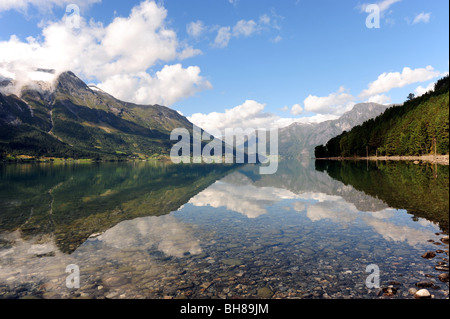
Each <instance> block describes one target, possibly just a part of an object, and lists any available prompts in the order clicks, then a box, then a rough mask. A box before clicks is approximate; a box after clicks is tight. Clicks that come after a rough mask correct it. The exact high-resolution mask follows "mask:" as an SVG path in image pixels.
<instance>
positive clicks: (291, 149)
mask: <svg viewBox="0 0 450 319" xmlns="http://www.w3.org/2000/svg"><path fill="white" fill-rule="evenodd" d="M389 107H391V106H390V105H389V106H388V105H381V104H377V103H361V104H357V105H355V106H354V108H353V109H352V110H351V111H349V112H347V113H345V114H344V115H342V116H341V117H340V118H339V119H337V120H331V121H326V122H322V123H314V124H302V123H294V124H292V125H291V126H289V127H286V128H284V129H281V130H280V132H279V136H280V151H279V152H280V154H281V155H282V156H284V157H287V158H290V157H293V158H299V157H313V156H314V148H315V147H316V146H317V145H322V144H323V143H326V142H327V141H328V140H330V139H331V138H333V137H335V136H337V135H339V134H341V133H342V132H344V131H348V130H351V129H352V128H353V127H355V126H357V125H361V124H363V123H364V122H365V121H367V120H369V119H372V118H375V117H377V116H378V115H380V114H382V113H383V112H384V111H386V109H388V108H389Z"/></svg>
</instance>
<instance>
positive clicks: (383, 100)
mask: <svg viewBox="0 0 450 319" xmlns="http://www.w3.org/2000/svg"><path fill="white" fill-rule="evenodd" d="M367 102H369V103H378V104H384V105H387V104H391V103H392V100H391V98H390V97H389V96H386V95H384V94H378V95H374V96H371V97H370V98H369V99H368V101H367Z"/></svg>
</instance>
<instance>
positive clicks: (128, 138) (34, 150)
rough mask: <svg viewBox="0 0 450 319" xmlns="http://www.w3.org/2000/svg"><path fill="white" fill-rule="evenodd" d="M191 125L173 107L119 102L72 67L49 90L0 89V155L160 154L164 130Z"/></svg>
mask: <svg viewBox="0 0 450 319" xmlns="http://www.w3.org/2000/svg"><path fill="white" fill-rule="evenodd" d="M192 127H193V126H192V123H190V122H189V121H188V120H187V119H186V118H185V117H183V116H181V115H180V114H179V113H178V112H176V111H174V110H171V109H169V108H166V107H163V106H159V105H136V104H132V103H127V102H122V101H119V100H117V99H116V98H114V97H113V96H111V95H109V94H107V93H105V92H103V91H101V90H98V89H92V88H90V87H88V86H87V85H86V84H85V83H84V82H83V81H82V80H80V79H79V78H78V77H77V76H76V75H75V74H73V73H72V72H64V73H62V74H61V75H59V76H58V78H57V80H56V84H55V88H54V89H48V88H42V87H40V86H39V84H38V83H36V84H35V85H34V86H30V87H24V88H23V89H22V91H21V94H20V97H19V96H16V95H4V94H2V93H0V160H2V159H5V158H7V159H11V158H12V159H14V158H21V157H23V156H25V157H31V158H45V157H50V158H51V157H56V158H74V159H95V160H100V159H102V160H116V159H127V158H130V157H131V158H152V157H161V156H162V157H164V156H168V155H169V152H170V149H171V147H172V145H173V142H172V141H171V140H170V132H171V131H172V130H173V129H174V128H187V129H188V130H192Z"/></svg>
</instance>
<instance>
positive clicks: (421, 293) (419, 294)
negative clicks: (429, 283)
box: [414, 289, 431, 299]
mask: <svg viewBox="0 0 450 319" xmlns="http://www.w3.org/2000/svg"><path fill="white" fill-rule="evenodd" d="M414 298H417V299H427V298H431V294H430V292H429V291H428V290H426V289H420V290H419V291H417V292H416V293H415V294H414Z"/></svg>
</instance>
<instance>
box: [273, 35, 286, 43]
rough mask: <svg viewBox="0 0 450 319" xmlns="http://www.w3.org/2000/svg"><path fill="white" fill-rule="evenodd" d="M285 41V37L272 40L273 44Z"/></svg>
mask: <svg viewBox="0 0 450 319" xmlns="http://www.w3.org/2000/svg"><path fill="white" fill-rule="evenodd" d="M281 41H283V37H282V36H281V35H277V36H276V37H275V38H273V39H272V42H273V43H279V42H281Z"/></svg>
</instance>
